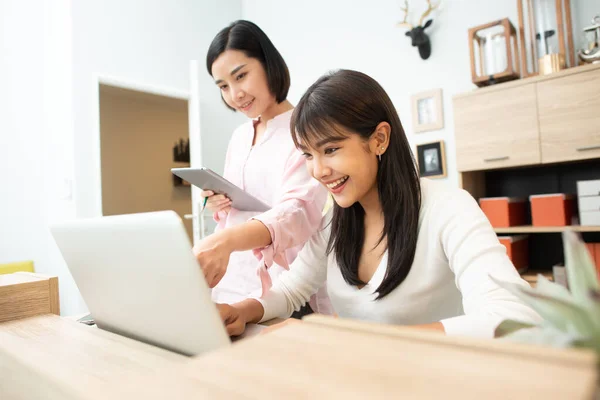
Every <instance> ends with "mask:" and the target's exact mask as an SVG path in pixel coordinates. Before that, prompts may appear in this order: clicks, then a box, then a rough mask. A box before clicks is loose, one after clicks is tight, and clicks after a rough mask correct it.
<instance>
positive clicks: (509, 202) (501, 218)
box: [479, 197, 527, 228]
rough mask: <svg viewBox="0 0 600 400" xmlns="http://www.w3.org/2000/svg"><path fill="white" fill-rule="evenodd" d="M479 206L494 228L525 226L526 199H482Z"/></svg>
mask: <svg viewBox="0 0 600 400" xmlns="http://www.w3.org/2000/svg"><path fill="white" fill-rule="evenodd" d="M479 206H480V207H481V210H482V211H483V213H484V214H485V216H486V217H487V218H488V219H489V220H490V223H491V224H492V226H493V227H494V228H508V227H509V226H518V225H525V224H526V223H527V220H526V218H527V215H526V214H527V199H523V198H520V197H482V198H481V199H479Z"/></svg>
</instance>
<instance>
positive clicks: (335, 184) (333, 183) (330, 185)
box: [327, 176, 348, 189]
mask: <svg viewBox="0 0 600 400" xmlns="http://www.w3.org/2000/svg"><path fill="white" fill-rule="evenodd" d="M346 179H348V177H347V176H345V177H343V178H340V179H338V180H337V181H335V182H331V183H328V184H327V187H328V188H329V189H333V188H334V187H336V186H338V185H341V184H342V183H344V182H346Z"/></svg>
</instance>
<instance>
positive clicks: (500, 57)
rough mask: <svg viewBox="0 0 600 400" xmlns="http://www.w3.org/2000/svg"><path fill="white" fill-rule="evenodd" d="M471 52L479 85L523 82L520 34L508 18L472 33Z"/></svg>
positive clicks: (474, 79)
mask: <svg viewBox="0 0 600 400" xmlns="http://www.w3.org/2000/svg"><path fill="white" fill-rule="evenodd" d="M469 48H470V54H471V78H472V81H473V83H474V84H475V85H477V86H480V87H481V86H489V85H493V84H495V83H500V82H506V81H510V80H513V79H519V77H520V74H519V68H520V65H519V52H518V40H517V31H516V30H515V27H514V26H513V25H512V24H511V23H510V21H509V19H508V18H504V19H501V20H498V21H494V22H490V23H487V24H483V25H479V26H476V27H473V28H471V29H469Z"/></svg>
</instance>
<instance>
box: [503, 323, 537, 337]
mask: <svg viewBox="0 0 600 400" xmlns="http://www.w3.org/2000/svg"><path fill="white" fill-rule="evenodd" d="M535 326H536V325H534V324H528V323H525V322H520V321H514V320H512V319H507V320H504V321H502V322H501V323H500V325H498V326H497V327H496V330H495V331H494V337H495V338H499V337H502V336H506V335H509V334H511V333H513V332H516V331H518V330H519V329H525V328H533V327H535Z"/></svg>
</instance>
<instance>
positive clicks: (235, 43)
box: [206, 20, 290, 111]
mask: <svg viewBox="0 0 600 400" xmlns="http://www.w3.org/2000/svg"><path fill="white" fill-rule="evenodd" d="M225 50H239V51H243V52H244V54H246V56H247V57H249V58H255V59H257V60H258V61H260V63H261V64H262V66H263V68H264V69H265V73H266V74H267V85H268V86H269V90H270V91H271V93H272V94H273V96H275V101H277V103H281V102H283V101H285V99H286V98H287V95H288V91H289V90H290V72H289V70H288V67H287V65H286V63H285V61H284V60H283V57H281V54H279V51H277V49H276V48H275V46H274V45H273V43H272V42H271V40H270V39H269V37H268V36H267V35H266V34H265V33H264V32H263V31H262V30H261V29H260V28H259V27H258V26H257V25H256V24H254V23H252V22H250V21H244V20H239V21H235V22H232V23H231V25H229V26H228V27H226V28H223V29H221V31H220V32H219V33H217V36H215V38H214V39H213V41H212V42H211V44H210V46H209V48H208V53H207V54H206V69H207V70H208V73H209V75H210V76H212V65H213V63H214V62H215V60H216V59H217V58H218V57H219V56H220V55H221V54H223V53H224V52H225ZM223 101H225V100H223ZM225 105H227V107H229V105H228V104H227V103H225ZM229 108H230V109H232V110H233V111H235V109H233V108H231V107H229Z"/></svg>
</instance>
